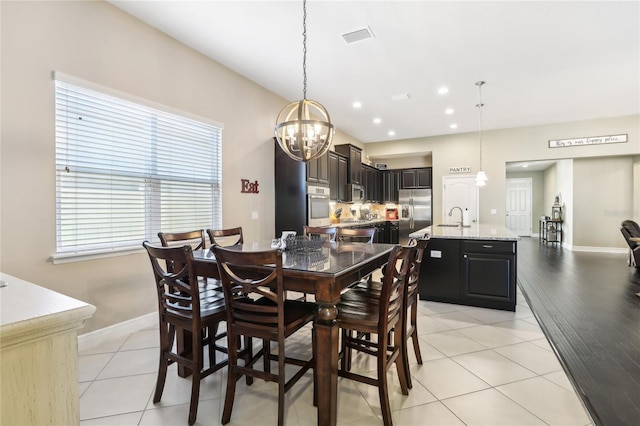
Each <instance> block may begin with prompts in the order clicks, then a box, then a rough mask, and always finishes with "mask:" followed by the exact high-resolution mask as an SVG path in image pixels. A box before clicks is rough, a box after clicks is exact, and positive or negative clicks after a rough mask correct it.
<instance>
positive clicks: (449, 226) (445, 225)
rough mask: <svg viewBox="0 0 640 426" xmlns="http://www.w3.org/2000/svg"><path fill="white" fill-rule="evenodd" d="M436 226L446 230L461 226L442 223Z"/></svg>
mask: <svg viewBox="0 0 640 426" xmlns="http://www.w3.org/2000/svg"><path fill="white" fill-rule="evenodd" d="M436 226H444V227H446V228H458V227H459V226H460V225H458V224H453V223H440V224H438V225H436Z"/></svg>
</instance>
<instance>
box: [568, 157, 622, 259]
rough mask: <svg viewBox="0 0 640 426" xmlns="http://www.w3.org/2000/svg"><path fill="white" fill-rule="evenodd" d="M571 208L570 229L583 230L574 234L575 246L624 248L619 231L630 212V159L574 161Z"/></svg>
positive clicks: (610, 158)
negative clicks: (571, 224)
mask: <svg viewBox="0 0 640 426" xmlns="http://www.w3.org/2000/svg"><path fill="white" fill-rule="evenodd" d="M573 208H574V211H573V229H574V230H578V229H579V230H582V232H575V233H574V235H573V245H574V246H579V247H626V244H625V243H624V240H623V238H622V235H621V234H620V231H619V230H620V223H621V222H622V221H623V220H625V219H630V218H631V212H632V209H633V160H632V158H631V157H630V156H625V157H609V158H600V159H593V158H581V159H576V160H574V161H573ZM603 230H614V231H615V232H603Z"/></svg>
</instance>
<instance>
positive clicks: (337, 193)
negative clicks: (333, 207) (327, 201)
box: [328, 151, 348, 202]
mask: <svg viewBox="0 0 640 426" xmlns="http://www.w3.org/2000/svg"><path fill="white" fill-rule="evenodd" d="M328 158H329V190H330V194H331V200H334V201H338V202H347V171H348V170H347V158H346V157H344V156H342V155H340V154H337V153H335V152H332V151H329V155H328Z"/></svg>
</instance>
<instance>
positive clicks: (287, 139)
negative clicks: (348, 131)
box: [274, 0, 334, 162]
mask: <svg viewBox="0 0 640 426" xmlns="http://www.w3.org/2000/svg"><path fill="white" fill-rule="evenodd" d="M302 29H303V31H302V47H303V55H302V56H303V59H302V75H303V84H304V88H303V92H302V94H303V96H302V100H301V101H296V102H291V103H290V104H288V105H287V106H285V107H284V108H282V110H281V111H280V113H279V114H278V118H277V119H276V126H275V129H274V130H275V135H276V139H277V141H278V145H280V148H282V150H283V151H284V152H285V153H286V154H287V155H288V156H289V157H291V158H292V159H294V160H296V161H304V162H307V161H310V160H313V159H315V158H318V157H320V156H322V155H324V154H325V153H326V152H327V151H328V150H329V147H330V146H331V141H332V140H333V134H334V127H333V124H331V119H330V118H329V113H328V112H327V110H326V109H325V107H323V106H322V105H321V104H320V103H319V102H316V101H312V100H309V99H307V2H306V0H303V2H302Z"/></svg>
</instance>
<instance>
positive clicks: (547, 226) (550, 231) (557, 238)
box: [539, 219, 562, 243]
mask: <svg viewBox="0 0 640 426" xmlns="http://www.w3.org/2000/svg"><path fill="white" fill-rule="evenodd" d="M539 233H540V235H539V236H540V242H545V243H562V220H554V219H540V223H539Z"/></svg>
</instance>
